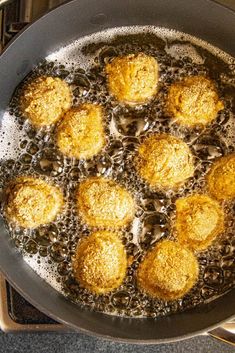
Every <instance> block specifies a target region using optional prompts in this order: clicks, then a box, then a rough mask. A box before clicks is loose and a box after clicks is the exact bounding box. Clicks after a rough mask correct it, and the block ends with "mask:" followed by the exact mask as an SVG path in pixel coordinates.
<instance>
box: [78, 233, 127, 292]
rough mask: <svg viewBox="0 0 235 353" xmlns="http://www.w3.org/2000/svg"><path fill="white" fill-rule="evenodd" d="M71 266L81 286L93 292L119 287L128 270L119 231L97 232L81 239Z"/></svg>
mask: <svg viewBox="0 0 235 353" xmlns="http://www.w3.org/2000/svg"><path fill="white" fill-rule="evenodd" d="M73 269H74V275H75V278H76V279H77V281H78V282H79V283H80V284H81V286H82V287H84V288H86V289H88V290H89V291H91V292H93V293H95V294H103V293H108V292H110V291H112V290H113V289H115V288H118V287H119V286H120V285H121V284H122V282H123V279H124V277H125V275H126V269H127V256H126V251H125V248H124V246H123V244H122V242H121V240H120V239H119V237H118V234H115V233H111V232H109V231H99V232H95V233H93V234H91V235H89V236H88V237H86V238H84V239H82V240H81V242H79V244H78V246H77V252H76V258H75V260H74V262H73Z"/></svg>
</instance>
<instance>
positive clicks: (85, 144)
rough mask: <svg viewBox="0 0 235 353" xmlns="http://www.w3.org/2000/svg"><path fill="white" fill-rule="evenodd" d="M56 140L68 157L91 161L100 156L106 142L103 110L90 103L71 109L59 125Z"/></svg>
mask: <svg viewBox="0 0 235 353" xmlns="http://www.w3.org/2000/svg"><path fill="white" fill-rule="evenodd" d="M56 140H57V145H58V147H59V149H60V151H61V152H62V153H63V154H64V155H66V156H68V157H75V158H78V159H89V158H92V157H93V156H95V155H96V154H98V153H99V152H100V151H101V149H102V148H103V147H104V145H105V142H106V141H105V134H104V127H103V111H102V108H101V107H100V106H99V105H96V104H90V103H86V104H82V105H80V106H78V107H73V108H71V109H70V110H69V111H68V112H67V113H66V114H65V115H64V117H63V118H62V120H61V122H60V123H59V126H58V128H57V136H56Z"/></svg>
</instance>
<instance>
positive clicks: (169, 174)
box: [135, 134, 194, 189]
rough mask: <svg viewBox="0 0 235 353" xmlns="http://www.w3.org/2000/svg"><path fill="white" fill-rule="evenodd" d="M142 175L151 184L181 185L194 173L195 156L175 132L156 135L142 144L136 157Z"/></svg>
mask: <svg viewBox="0 0 235 353" xmlns="http://www.w3.org/2000/svg"><path fill="white" fill-rule="evenodd" d="M135 166H136V170H137V172H138V173H139V175H140V177H141V178H143V179H144V180H145V181H147V182H148V183H149V185H150V186H151V187H155V188H160V189H169V188H175V187H178V186H179V185H180V184H182V183H184V182H185V181H186V179H188V178H190V177H192V176H193V173H194V165H193V156H192V153H191V151H190V149H189V147H188V146H187V144H186V143H185V142H184V141H182V140H181V139H179V138H176V137H174V136H172V135H167V134H159V135H153V136H150V137H148V138H146V139H145V140H144V142H143V143H142V144H141V145H140V146H139V149H138V153H137V156H136V159H135Z"/></svg>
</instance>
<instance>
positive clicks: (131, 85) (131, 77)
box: [106, 53, 158, 105]
mask: <svg viewBox="0 0 235 353" xmlns="http://www.w3.org/2000/svg"><path fill="white" fill-rule="evenodd" d="M106 74H107V81H108V88H109V91H110V93H111V94H113V95H114V96H115V97H116V99H117V100H118V101H120V102H124V103H126V104H130V105H135V104H144V103H146V102H148V101H149V100H150V99H151V98H152V97H153V96H154V95H155V94H156V92H157V84H158V63H157V61H156V60H155V59H154V58H153V57H151V56H148V55H146V54H144V53H139V54H130V55H127V56H122V57H116V58H114V59H113V60H112V61H111V63H109V64H107V65H106Z"/></svg>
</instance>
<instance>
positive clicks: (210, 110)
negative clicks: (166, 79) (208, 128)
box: [166, 76, 224, 127]
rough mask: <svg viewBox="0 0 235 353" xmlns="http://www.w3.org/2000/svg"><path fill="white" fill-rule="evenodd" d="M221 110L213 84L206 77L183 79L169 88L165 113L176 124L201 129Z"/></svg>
mask: <svg viewBox="0 0 235 353" xmlns="http://www.w3.org/2000/svg"><path fill="white" fill-rule="evenodd" d="M223 108H224V104H223V102H222V101H221V100H220V99H219V97H218V93H217V91H216V88H215V85H214V83H213V82H212V81H211V80H209V79H208V78H206V77H203V76H190V77H185V78H184V79H183V80H182V81H179V82H176V83H173V84H172V85H171V86H170V88H169V91H168V96H167V102H166V112H167V114H169V115H170V116H171V117H172V118H173V119H174V120H175V121H176V122H177V123H178V124H181V125H184V126H188V127H194V126H202V127H203V126H205V125H207V124H209V123H210V122H211V121H212V120H214V119H215V118H216V116H217V113H218V112H219V111H220V110H222V109H223Z"/></svg>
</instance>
